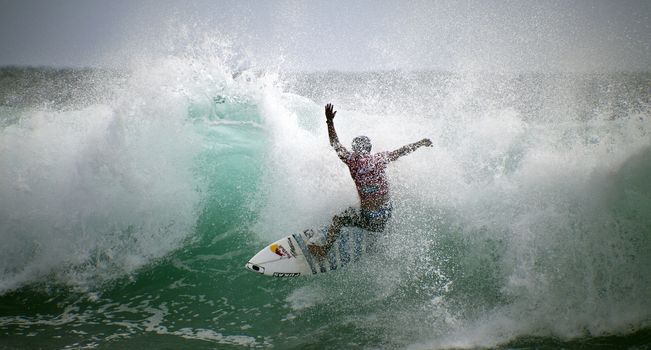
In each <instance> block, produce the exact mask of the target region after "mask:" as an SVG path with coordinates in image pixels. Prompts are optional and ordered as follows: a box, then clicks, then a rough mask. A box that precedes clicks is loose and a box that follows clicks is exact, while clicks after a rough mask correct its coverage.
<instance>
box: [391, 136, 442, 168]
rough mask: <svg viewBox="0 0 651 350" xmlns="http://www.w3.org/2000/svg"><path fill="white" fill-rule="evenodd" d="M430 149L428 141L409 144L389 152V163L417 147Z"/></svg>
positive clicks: (429, 141)
mask: <svg viewBox="0 0 651 350" xmlns="http://www.w3.org/2000/svg"><path fill="white" fill-rule="evenodd" d="M423 146H425V147H432V141H431V140H430V139H422V140H420V141H417V142H414V143H410V144H408V145H406V146H402V147H400V148H398V149H397V150H395V151H393V152H389V161H390V162H392V161H394V160H396V159H398V158H400V157H402V156H405V155H407V154H409V153H411V152H413V151H415V150H416V149H418V148H419V147H423Z"/></svg>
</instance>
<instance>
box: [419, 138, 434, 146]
mask: <svg viewBox="0 0 651 350" xmlns="http://www.w3.org/2000/svg"><path fill="white" fill-rule="evenodd" d="M418 143H419V146H425V147H432V140H430V139H422V140H420V141H419V142H418Z"/></svg>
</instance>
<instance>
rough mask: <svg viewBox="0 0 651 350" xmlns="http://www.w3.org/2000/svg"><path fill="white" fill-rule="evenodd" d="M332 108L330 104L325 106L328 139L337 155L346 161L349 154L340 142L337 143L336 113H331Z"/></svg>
mask: <svg viewBox="0 0 651 350" xmlns="http://www.w3.org/2000/svg"><path fill="white" fill-rule="evenodd" d="M333 109H334V106H333V105H332V104H331V103H328V104H327V105H326V106H325V116H326V124H327V125H328V137H329V138H330V145H331V146H332V147H333V148H334V149H335V151H337V155H338V156H339V158H340V159H341V160H343V161H345V160H346V159H348V157H349V156H350V152H348V150H347V149H346V147H344V146H343V145H342V144H341V142H339V137H337V131H336V130H335V121H334V119H335V114H337V111H333Z"/></svg>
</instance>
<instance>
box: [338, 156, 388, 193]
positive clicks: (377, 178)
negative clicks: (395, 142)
mask: <svg viewBox="0 0 651 350" xmlns="http://www.w3.org/2000/svg"><path fill="white" fill-rule="evenodd" d="M344 163H346V165H348V169H349V170H350V175H351V176H352V177H353V180H354V181H355V185H356V186H357V193H359V197H360V199H361V200H362V201H365V200H373V199H376V198H380V197H382V196H385V195H387V194H388V193H389V184H388V183H387V180H386V175H385V170H386V167H387V163H389V152H380V153H375V154H359V153H352V154H350V156H349V157H348V158H347V159H345V160H344Z"/></svg>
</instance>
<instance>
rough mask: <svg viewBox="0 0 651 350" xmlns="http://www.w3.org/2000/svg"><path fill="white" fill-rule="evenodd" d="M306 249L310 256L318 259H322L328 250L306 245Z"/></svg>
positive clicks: (322, 247)
mask: <svg viewBox="0 0 651 350" xmlns="http://www.w3.org/2000/svg"><path fill="white" fill-rule="evenodd" d="M307 249H308V250H309V251H310V253H312V255H314V256H318V257H319V258H323V257H324V256H325V255H326V254H327V253H328V250H327V249H326V248H325V247H324V246H320V245H314V244H308V245H307Z"/></svg>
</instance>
